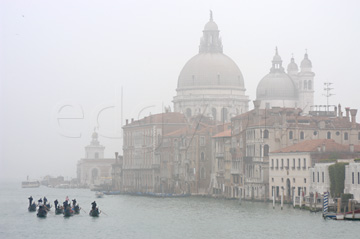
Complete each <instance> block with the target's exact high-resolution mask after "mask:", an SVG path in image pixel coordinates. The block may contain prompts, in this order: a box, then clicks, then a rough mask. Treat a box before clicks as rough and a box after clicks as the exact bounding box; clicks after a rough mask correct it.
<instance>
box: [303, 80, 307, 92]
mask: <svg viewBox="0 0 360 239" xmlns="http://www.w3.org/2000/svg"><path fill="white" fill-rule="evenodd" d="M306 89H307V81H306V80H304V90H306Z"/></svg>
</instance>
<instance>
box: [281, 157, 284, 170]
mask: <svg viewBox="0 0 360 239" xmlns="http://www.w3.org/2000/svg"><path fill="white" fill-rule="evenodd" d="M283 168H284V159H281V169H283Z"/></svg>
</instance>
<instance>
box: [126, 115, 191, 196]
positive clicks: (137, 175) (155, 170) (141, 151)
mask: <svg viewBox="0 0 360 239" xmlns="http://www.w3.org/2000/svg"><path fill="white" fill-rule="evenodd" d="M186 124H187V120H186V118H185V117H184V115H183V114H181V113H176V112H166V113H161V114H155V115H150V116H148V117H145V118H143V119H139V120H136V121H134V120H133V119H132V120H131V122H128V120H126V125H124V126H123V139H124V143H123V166H122V176H123V180H122V187H123V190H124V191H125V192H156V193H158V192H162V191H163V188H162V187H163V186H162V185H163V184H162V183H161V181H160V179H161V170H160V169H161V168H166V166H165V165H164V164H161V163H162V162H163V163H164V161H162V160H161V154H160V153H159V147H161V145H162V144H163V143H164V141H163V139H164V137H163V136H164V135H166V134H168V133H170V132H172V131H175V130H177V129H179V128H182V127H184V126H186Z"/></svg>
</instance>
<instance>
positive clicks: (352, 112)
mask: <svg viewBox="0 0 360 239" xmlns="http://www.w3.org/2000/svg"><path fill="white" fill-rule="evenodd" d="M356 113H357V109H351V110H350V114H351V128H356Z"/></svg>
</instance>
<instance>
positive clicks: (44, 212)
mask: <svg viewBox="0 0 360 239" xmlns="http://www.w3.org/2000/svg"><path fill="white" fill-rule="evenodd" d="M36 215H37V216H38V217H46V215H47V210H46V209H45V208H44V206H39V209H38V213H37V214H36Z"/></svg>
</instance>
